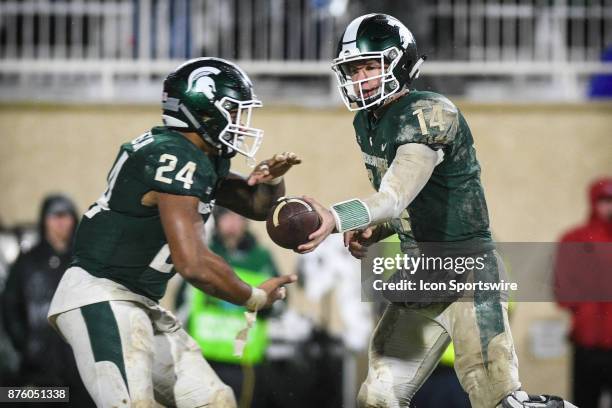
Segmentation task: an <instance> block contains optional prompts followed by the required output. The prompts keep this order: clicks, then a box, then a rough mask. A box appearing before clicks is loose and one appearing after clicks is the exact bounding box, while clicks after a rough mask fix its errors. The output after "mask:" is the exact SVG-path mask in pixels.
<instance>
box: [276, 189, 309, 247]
mask: <svg viewBox="0 0 612 408" xmlns="http://www.w3.org/2000/svg"><path fill="white" fill-rule="evenodd" d="M320 225H321V219H320V218H319V214H317V212H316V211H315V210H314V208H312V206H311V205H310V204H308V203H307V202H306V201H304V200H302V199H300V198H296V197H282V198H279V199H278V201H277V203H276V205H275V206H274V207H273V208H272V210H270V213H269V214H268V219H267V220H266V229H267V230H268V235H270V238H272V241H274V242H275V243H276V244H277V245H279V246H281V247H283V248H287V249H296V248H297V247H298V246H300V245H302V244H304V243H306V242H308V236H309V235H310V234H312V233H313V232H315V231H316V230H317V229H318V228H319V226H320Z"/></svg>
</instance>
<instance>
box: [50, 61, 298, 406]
mask: <svg viewBox="0 0 612 408" xmlns="http://www.w3.org/2000/svg"><path fill="white" fill-rule="evenodd" d="M163 91H164V93H163V120H164V125H165V126H160V127H155V128H153V129H152V130H151V131H149V132H146V133H145V134H143V135H141V136H140V137H137V138H136V139H134V140H132V141H131V142H129V143H125V144H124V145H122V146H121V149H120V151H119V154H118V156H117V159H116V160H115V163H114V165H113V167H112V169H111V170H110V172H109V174H108V188H107V189H106V191H105V192H104V193H103V194H102V196H101V197H100V198H99V199H98V200H97V201H96V203H95V204H94V205H92V206H91V207H90V208H89V210H88V211H87V212H86V213H85V215H84V216H83V219H82V221H81V224H80V226H79V228H78V231H77V235H76V240H75V256H74V259H73V262H72V267H71V268H70V269H68V270H67V271H66V273H65V275H64V277H63V279H62V281H61V283H60V285H59V287H58V289H57V291H56V293H55V296H54V298H53V301H52V304H51V307H50V310H49V320H50V322H51V323H52V324H53V325H54V326H55V327H56V328H57V329H58V331H59V332H60V333H61V334H62V336H63V337H64V338H65V339H66V340H67V341H68V342H69V343H70V345H71V347H72V349H73V351H74V354H75V357H76V361H77V365H78V368H79V373H80V374H81V378H82V379H83V382H84V384H85V386H86V387H87V389H88V391H89V393H90V394H91V396H92V398H93V399H94V401H95V402H96V405H97V406H99V407H132V406H134V407H153V406H154V404H155V401H158V402H159V403H161V404H163V405H166V406H176V407H203V406H206V407H217V408H228V407H229V408H231V407H235V406H236V402H235V398H234V396H233V393H232V391H231V389H230V388H229V387H227V386H226V385H225V384H223V383H222V382H221V381H220V380H219V378H218V377H217V375H216V374H215V373H214V372H213V371H212V370H211V368H210V367H209V366H208V364H207V363H206V361H205V360H204V358H203V357H202V353H201V351H200V349H199V347H198V346H197V344H196V343H195V341H194V340H193V339H192V338H191V337H189V335H187V333H186V332H185V331H184V330H183V329H182V328H181V326H180V324H179V323H178V322H177V320H176V319H175V318H174V317H173V316H172V315H171V314H170V313H169V312H167V311H166V310H164V309H163V308H161V307H160V306H159V305H158V300H159V299H160V298H161V297H162V296H163V295H164V293H165V291H166V285H167V282H168V280H169V279H170V278H171V277H172V276H173V274H174V271H175V270H176V271H177V272H178V273H179V274H181V275H182V276H183V277H184V278H185V279H186V280H187V281H189V282H190V283H191V284H193V285H194V286H195V287H197V288H199V289H201V290H203V291H204V292H206V293H208V294H210V295H213V296H216V297H219V298H221V299H223V300H226V301H229V302H232V303H235V304H238V305H245V306H246V307H247V309H249V310H251V311H257V310H259V309H262V308H265V307H268V306H270V305H271V304H272V303H273V302H274V301H276V300H278V299H282V298H283V297H284V287H283V285H285V284H288V283H290V282H293V281H294V280H295V276H293V275H291V276H283V277H278V278H272V279H270V280H268V281H266V282H264V283H263V284H262V285H260V286H259V287H251V286H250V285H247V284H246V283H245V282H243V281H242V280H240V279H239V278H238V276H237V275H236V274H235V273H234V271H233V270H232V269H231V268H230V266H229V265H228V264H227V263H226V262H225V261H224V260H223V259H222V258H221V257H219V256H217V255H215V254H214V253H212V252H211V251H210V250H209V249H208V248H207V247H206V245H205V243H204V223H205V221H206V219H207V218H208V216H209V215H210V213H211V210H212V207H213V206H214V204H215V203H217V204H219V205H222V206H223V207H226V208H229V209H232V210H234V211H235V212H237V213H240V214H242V215H244V216H246V217H248V218H251V219H256V220H263V219H265V217H266V215H267V212H268V209H269V208H270V207H271V205H272V204H273V203H274V202H275V201H276V199H277V198H278V197H280V196H282V195H283V194H284V191H285V186H284V181H283V178H282V176H283V174H284V173H286V172H287V171H288V170H289V169H290V168H291V166H293V165H296V164H299V162H300V159H298V158H297V157H296V155H295V154H293V153H283V154H278V155H275V156H274V157H273V158H272V159H270V160H265V161H263V162H262V163H260V164H259V165H258V166H256V167H255V169H254V170H253V172H252V173H251V174H250V176H249V177H248V178H244V177H241V176H239V175H236V174H233V173H231V172H230V171H229V168H230V159H231V157H233V156H234V155H235V154H236V153H241V154H243V155H245V156H247V157H248V158H250V159H252V158H253V157H254V155H255V152H256V151H257V149H258V148H259V145H260V143H261V139H262V131H261V130H259V129H256V128H253V127H251V115H252V111H253V109H254V108H256V107H259V106H261V103H260V102H259V101H258V100H257V98H256V97H255V95H254V93H253V87H252V84H251V81H250V79H249V78H248V76H247V75H246V74H245V73H244V72H243V71H242V70H241V69H240V68H239V67H237V66H236V65H234V64H232V63H230V62H228V61H224V60H221V59H216V58H199V59H195V60H191V61H188V62H186V63H185V64H183V65H181V66H180V67H178V68H177V69H176V70H175V71H174V72H172V73H171V74H170V75H169V76H168V77H167V78H166V80H165V82H164V90H163Z"/></svg>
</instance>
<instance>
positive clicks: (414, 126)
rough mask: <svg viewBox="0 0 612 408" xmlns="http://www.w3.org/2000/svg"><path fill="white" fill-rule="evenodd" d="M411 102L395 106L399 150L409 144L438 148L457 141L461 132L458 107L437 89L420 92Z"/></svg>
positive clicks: (393, 132) (394, 126)
mask: <svg viewBox="0 0 612 408" xmlns="http://www.w3.org/2000/svg"><path fill="white" fill-rule="evenodd" d="M418 94H419V97H417V98H411V102H410V103H407V104H401V105H400V106H397V107H394V108H395V109H396V110H397V109H400V110H401V111H399V112H396V114H394V115H393V116H392V117H393V118H394V120H393V121H392V123H391V136H392V137H395V149H394V152H395V151H396V150H397V148H398V147H399V146H401V145H403V144H407V143H421V144H424V145H427V146H429V147H431V148H432V149H434V150H438V149H445V148H447V147H449V146H451V145H452V144H453V142H454V141H455V137H456V135H457V128H458V123H459V120H458V110H457V107H456V106H455V105H454V104H453V103H452V102H451V101H450V100H448V99H447V98H446V97H444V96H442V95H439V94H435V93H433V92H419V93H418Z"/></svg>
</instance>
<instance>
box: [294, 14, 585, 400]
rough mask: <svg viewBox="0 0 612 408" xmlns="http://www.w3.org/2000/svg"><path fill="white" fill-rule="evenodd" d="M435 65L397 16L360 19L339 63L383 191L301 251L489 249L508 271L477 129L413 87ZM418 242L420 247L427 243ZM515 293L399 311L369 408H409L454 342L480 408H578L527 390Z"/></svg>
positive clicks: (342, 210)
mask: <svg viewBox="0 0 612 408" xmlns="http://www.w3.org/2000/svg"><path fill="white" fill-rule="evenodd" d="M423 61H424V57H419V56H418V54H417V47H416V43H415V40H414V38H413V36H412V34H411V32H410V31H409V30H408V29H407V28H406V27H405V26H404V25H403V24H402V23H401V22H400V21H398V20H397V19H395V18H393V17H391V16H388V15H384V14H368V15H364V16H361V17H359V18H357V19H355V20H353V21H352V22H351V23H350V24H349V25H348V27H347V28H346V30H345V31H344V33H343V35H342V38H341V40H340V42H339V45H338V50H337V55H336V58H335V59H334V62H333V65H332V67H333V70H334V71H335V73H336V75H337V77H338V82H339V89H340V92H341V95H342V98H343V100H344V102H345V104H346V105H347V107H348V108H349V110H351V111H357V114H356V115H355V119H354V122H353V125H354V128H355V132H356V138H357V143H358V144H359V147H360V148H361V151H362V153H363V158H364V162H365V167H366V169H367V171H368V174H369V177H370V181H371V183H372V186H373V187H374V189H375V190H376V193H375V194H373V195H371V196H369V197H366V198H363V199H357V198H355V199H350V200H346V201H343V202H340V203H338V204H335V205H333V206H332V207H331V209H326V208H325V207H323V206H321V205H320V204H319V203H317V202H316V200H314V199H308V200H309V201H310V202H311V203H312V204H313V206H314V207H315V208H316V210H317V212H318V213H319V215H320V216H321V219H322V223H321V227H320V228H319V230H317V231H315V232H314V233H313V234H312V235H311V236H310V239H311V241H310V242H308V243H306V244H304V245H302V246H301V247H300V248H298V249H299V251H300V252H308V251H312V250H313V249H315V248H316V246H317V245H318V244H319V243H320V242H321V241H322V240H323V239H325V238H326V237H327V236H328V235H329V234H330V233H332V232H340V233H344V240H345V245H346V246H348V248H349V250H350V251H351V253H352V254H353V255H354V256H356V257H358V258H361V257H363V256H364V255H365V253H366V251H367V246H368V245H370V244H372V243H374V242H377V241H379V240H381V239H384V238H386V237H388V236H389V235H391V234H394V233H397V234H398V235H399V238H400V240H401V247H402V251H403V252H404V253H410V251H412V250H414V248H415V246H416V247H417V248H425V244H423V243H438V244H440V243H442V244H444V245H446V246H448V248H450V246H451V245H450V244H451V243H452V244H453V245H456V244H459V245H456V246H457V247H464V248H466V249H474V248H476V249H477V251H478V252H477V253H479V254H483V255H484V256H485V257H486V256H487V255H489V256H488V258H486V259H487V261H486V262H485V263H484V265H485V267H484V272H483V273H481V274H480V275H475V276H484V277H486V278H491V277H492V278H494V279H495V278H499V276H501V275H502V273H503V264H502V263H501V261H500V258H499V255H498V254H497V252H496V251H495V247H494V245H493V242H492V240H491V233H490V230H489V218H488V212H487V206H486V202H485V197H484V192H483V189H482V185H481V182H480V165H479V164H478V161H477V159H476V152H475V149H474V145H473V139H472V135H471V132H470V129H469V127H468V125H467V122H466V121H465V119H464V117H463V115H462V114H461V112H460V111H459V110H458V109H457V107H456V106H455V105H454V104H453V103H452V102H451V101H450V100H448V99H447V98H446V97H444V96H442V95H440V94H437V93H433V92H422V91H417V90H414V89H410V88H409V87H410V83H411V81H412V80H413V79H414V78H416V77H417V76H418V74H419V68H420V66H421V64H422V63H423ZM415 241H416V244H415ZM504 295H506V294H504V293H495V292H493V293H490V294H488V295H487V294H484V293H480V292H478V291H475V293H474V296H473V297H472V298H471V299H468V300H467V301H466V300H463V299H462V301H448V300H446V301H444V302H428V303H426V302H423V303H418V302H411V303H408V302H398V303H391V304H390V305H389V306H388V308H387V310H386V311H385V313H384V315H383V316H382V318H381V320H380V322H379V324H378V326H377V328H376V330H375V332H374V334H373V337H372V341H371V345H370V353H369V372H368V377H367V379H366V381H365V382H364V384H363V385H362V387H361V389H360V391H359V395H358V401H359V406H360V407H369V408H374V407H376V408H382V407H387V408H399V407H408V406H409V405H410V401H411V398H412V396H413V395H414V394H415V393H416V391H417V390H418V389H419V387H420V386H421V385H422V384H423V382H424V381H425V380H426V379H427V377H428V376H429V375H430V374H431V372H432V371H433V369H434V368H435V366H436V365H437V363H438V360H439V359H440V357H441V355H442V353H443V352H444V350H445V349H446V347H447V345H448V344H449V342H450V341H451V340H452V341H453V344H454V348H455V354H456V359H455V369H456V371H457V374H458V377H459V380H460V382H461V384H462V386H463V388H464V389H465V391H466V392H467V393H468V394H469V397H470V401H471V404H472V406H473V407H474V408H494V407H504V408H505V407H516V408H520V407H548V408H561V407H573V405H571V404H570V403H568V402H566V401H564V400H563V399H561V398H559V397H551V396H529V395H528V394H527V393H525V392H524V391H521V390H520V387H521V384H520V382H519V378H518V363H517V358H516V353H515V351H514V344H513V341H512V335H511V333H510V328H509V324H508V317H507V302H505V301H504Z"/></svg>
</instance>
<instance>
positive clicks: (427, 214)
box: [353, 90, 491, 243]
mask: <svg viewBox="0 0 612 408" xmlns="http://www.w3.org/2000/svg"><path fill="white" fill-rule="evenodd" d="M383 109H386V110H384V111H382V112H379V113H378V114H379V115H380V116H379V117H378V118H376V117H375V116H374V115H373V114H372V113H371V112H368V111H366V110H362V111H359V112H358V113H357V115H356V116H355V120H354V122H353V125H354V127H355V131H356V136H357V143H359V146H360V147H361V151H362V152H363V158H364V161H365V166H366V169H367V171H368V175H369V177H370V181H371V183H372V186H373V187H374V188H375V189H376V190H377V191H378V189H379V187H380V183H381V180H382V178H383V176H384V175H385V173H386V171H387V169H388V167H389V166H390V165H391V162H392V161H393V159H394V158H395V154H396V151H397V148H398V147H399V146H401V145H403V144H406V143H421V144H424V145H426V146H429V147H431V148H432V149H434V150H441V151H442V152H443V153H444V159H443V161H442V162H441V163H440V164H438V165H437V166H436V167H435V169H434V171H433V174H432V176H431V178H430V179H429V181H428V182H427V184H426V185H425V187H424V188H423V190H421V192H420V193H419V194H418V196H417V197H416V198H415V199H414V200H413V201H412V203H410V205H409V206H408V208H406V210H405V211H404V212H403V214H402V215H401V216H400V218H398V219H394V220H392V221H391V224H392V226H393V228H394V229H395V231H396V232H397V233H398V235H399V237H400V240H401V241H402V242H403V243H409V242H411V241H412V240H413V239H416V241H418V242H455V241H467V240H477V241H485V242H488V241H490V240H491V233H490V231H489V216H488V212H487V205H486V202H485V198H484V192H483V189H482V185H481V183H480V165H479V164H478V160H477V159H476V151H475V150H474V141H473V139H472V134H471V132H470V128H469V127H468V124H467V122H466V121H465V119H464V118H463V115H462V114H461V112H459V110H458V109H457V107H456V106H455V105H454V104H453V103H452V102H451V101H449V100H448V99H447V98H445V97H444V96H442V95H439V94H436V93H433V92H421V91H414V90H413V91H410V92H408V93H407V94H406V95H404V96H401V97H400V98H399V99H398V100H396V101H394V102H393V103H391V104H390V105H389V106H388V107H384V108H383ZM408 220H410V221H408ZM410 230H412V232H411V231H410Z"/></svg>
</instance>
